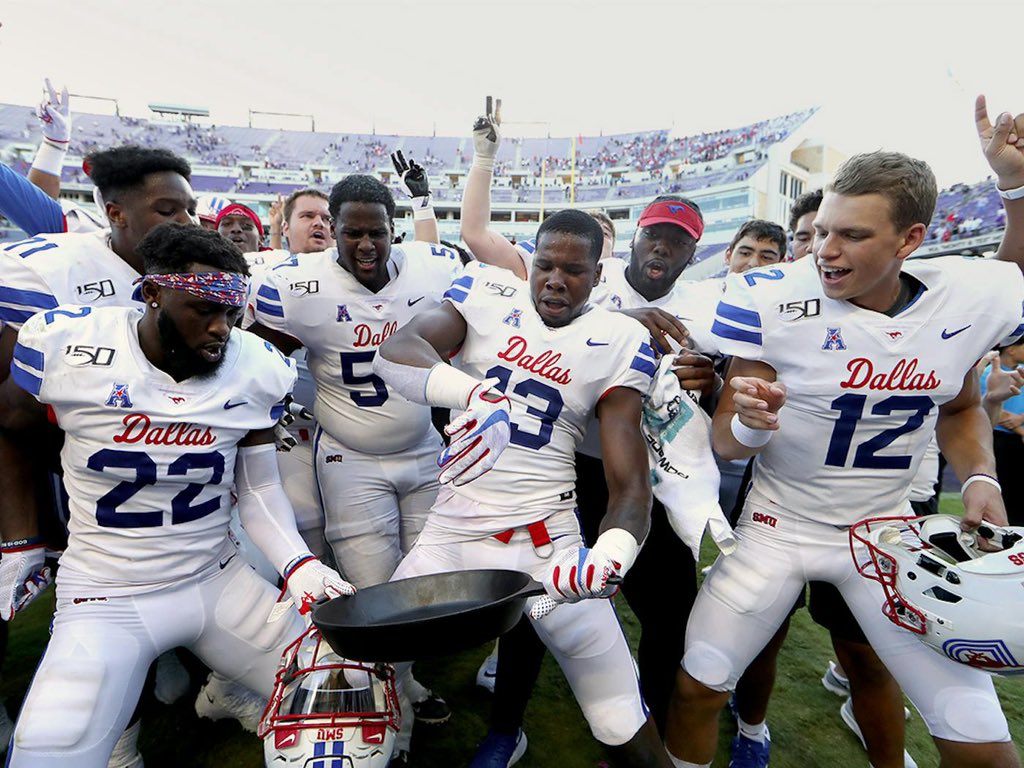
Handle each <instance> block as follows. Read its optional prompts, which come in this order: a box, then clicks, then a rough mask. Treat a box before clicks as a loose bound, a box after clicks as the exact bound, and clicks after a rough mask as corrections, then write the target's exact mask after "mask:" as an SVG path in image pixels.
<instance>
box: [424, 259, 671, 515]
mask: <svg viewBox="0 0 1024 768" xmlns="http://www.w3.org/2000/svg"><path fill="white" fill-rule="evenodd" d="M445 299H446V300H447V301H449V302H451V304H452V306H453V307H454V308H455V309H456V310H458V311H459V313H460V314H462V316H463V317H464V318H465V319H466V325H467V330H466V339H465V342H464V343H463V345H462V348H461V350H460V352H459V354H458V356H457V357H456V360H455V361H454V362H455V364H456V365H457V366H458V367H459V368H460V369H462V370H464V371H466V372H467V373H469V374H470V375H471V376H475V377H477V378H479V379H481V380H483V379H497V380H498V382H499V384H498V388H499V389H501V390H502V391H503V392H504V393H505V395H506V396H507V397H508V398H509V400H510V401H511V403H512V414H511V421H512V437H511V442H510V444H509V446H508V447H507V448H506V449H505V451H504V453H502V455H501V457H500V458H499V459H498V461H497V463H496V464H495V465H494V468H493V469H491V471H490V472H488V473H487V474H485V475H482V476H481V477H479V478H477V479H476V480H474V481H473V482H471V483H469V484H467V485H464V486H462V487H460V488H454V489H453V492H454V493H457V494H459V495H462V496H465V497H468V498H470V499H472V500H473V501H477V502H480V503H482V504H485V505H486V506H487V507H488V508H499V509H501V510H502V512H503V515H502V517H501V519H498V520H488V519H471V520H466V521H464V523H463V527H464V528H465V529H467V530H476V531H480V532H490V533H494V532H498V531H502V530H505V529H507V528H511V527H515V526H520V525H525V524H527V523H530V522H534V521H536V520H538V519H543V518H544V517H547V516H548V515H549V514H551V513H552V512H554V511H556V510H558V509H566V508H568V509H571V508H573V507H574V506H575V503H574V500H573V489H574V487H575V483H576V470H575V456H574V454H575V452H576V448H577V446H579V444H580V441H581V440H582V439H583V433H584V430H585V429H586V427H587V422H588V421H589V419H590V417H591V415H592V414H593V412H594V408H595V407H596V406H597V403H598V401H599V400H600V399H601V398H602V397H603V396H604V395H605V394H606V393H607V392H608V391H609V390H611V389H613V388H615V387H628V388H630V389H635V390H637V391H638V392H641V393H646V392H647V389H648V387H649V386H650V383H651V378H652V377H653V375H654V373H655V371H656V366H657V363H656V362H655V359H654V352H653V351H652V350H651V347H650V345H649V344H648V343H647V342H648V334H647V331H646V329H645V328H644V327H643V326H641V325H640V324H639V323H637V322H636V321H635V320H632V319H630V318H628V317H626V316H625V315H620V314H616V313H613V312H608V311H607V310H605V309H601V308H600V307H594V306H590V307H589V309H588V311H586V312H584V313H583V314H582V315H580V316H579V317H578V318H576V319H575V320H573V321H572V322H571V323H569V325H567V326H564V327H562V328H551V327H548V326H547V325H545V324H544V321H543V320H541V317H540V315H538V314H537V311H536V309H535V308H534V305H533V299H532V297H531V294H530V286H529V284H528V283H527V282H525V281H523V280H520V279H518V278H517V277H516V276H515V275H514V274H513V273H512V272H510V271H508V270H505V269H499V268H496V267H487V266H486V265H483V264H479V263H470V264H469V265H468V266H467V267H466V270H465V273H464V274H463V275H462V276H460V277H458V278H456V279H455V281H454V282H453V283H452V286H451V288H450V289H449V290H448V292H447V293H446V294H445ZM639 428H640V425H639V424H637V429H638V430H639ZM435 514H443V513H442V512H440V511H439V510H438V509H437V508H435Z"/></svg>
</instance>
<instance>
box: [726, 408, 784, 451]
mask: <svg viewBox="0 0 1024 768" xmlns="http://www.w3.org/2000/svg"><path fill="white" fill-rule="evenodd" d="M729 429H730V430H731V431H732V436H733V437H735V438H736V442H738V443H739V444H740V445H745V446H747V448H760V447H762V446H764V445H768V441H769V440H771V439H772V435H773V434H775V433H774V432H773V431H772V430H770V429H751V428H750V427H748V426H747V425H746V424H744V423H743V422H742V421H740V415H739V414H738V413H734V414H733V415H732V421H731V422H729Z"/></svg>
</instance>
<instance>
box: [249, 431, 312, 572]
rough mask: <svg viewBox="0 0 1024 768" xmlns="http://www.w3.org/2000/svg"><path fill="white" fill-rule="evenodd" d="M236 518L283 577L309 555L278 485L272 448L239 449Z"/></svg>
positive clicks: (277, 474)
mask: <svg viewBox="0 0 1024 768" xmlns="http://www.w3.org/2000/svg"><path fill="white" fill-rule="evenodd" d="M235 487H236V489H237V491H238V518H239V520H240V521H241V523H242V527H243V528H245V532H246V533H248V534H249V538H251V539H252V540H253V543H254V544H256V546H257V547H259V548H260V550H261V551H262V552H263V554H264V555H266V556H267V559H268V560H269V561H270V563H271V564H272V565H273V566H274V568H276V569H277V572H278V573H281V574H283V573H284V568H285V566H286V565H288V563H290V562H291V561H292V560H294V559H295V558H296V557H298V556H300V555H303V554H305V553H306V552H309V547H307V546H306V543H305V542H304V541H303V540H302V537H301V536H300V535H299V531H298V528H297V527H296V524H295V512H294V510H293V509H292V505H291V502H290V501H288V497H287V496H286V495H285V493H284V488H283V487H282V486H281V475H280V473H279V472H278V469H277V450H276V449H275V448H274V446H273V445H256V446H251V447H247V448H239V449H238V458H237V460H236V462H235Z"/></svg>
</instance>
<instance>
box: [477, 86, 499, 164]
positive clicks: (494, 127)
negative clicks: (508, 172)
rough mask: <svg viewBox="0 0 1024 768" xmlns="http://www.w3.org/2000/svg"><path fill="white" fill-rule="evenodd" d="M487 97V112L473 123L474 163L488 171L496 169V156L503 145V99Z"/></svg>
mask: <svg viewBox="0 0 1024 768" xmlns="http://www.w3.org/2000/svg"><path fill="white" fill-rule="evenodd" d="M493 104H494V106H493V109H492V99H491V97H490V96H488V97H487V105H486V107H485V114H483V115H481V116H480V117H478V118H477V119H476V122H474V123H473V165H474V166H475V167H477V168H483V169H484V170H487V171H493V170H494V157H495V155H497V154H498V147H499V146H501V99H496V100H493Z"/></svg>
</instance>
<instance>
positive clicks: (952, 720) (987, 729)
mask: <svg viewBox="0 0 1024 768" xmlns="http://www.w3.org/2000/svg"><path fill="white" fill-rule="evenodd" d="M925 719H926V721H927V723H928V731H929V733H931V734H932V736H935V737H937V738H940V739H948V740H949V741H961V742H967V743H969V744H987V743H991V742H1002V741H1009V740H1010V730H1009V726H1008V725H1007V724H1006V716H1005V715H1004V714H1003V710H1002V707H1000V706H999V699H998V698H997V697H996V693H995V690H989V691H979V690H978V689H977V688H944V689H943V690H941V691H939V693H938V694H936V696H935V713H934V721H935V722H933V718H925Z"/></svg>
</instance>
